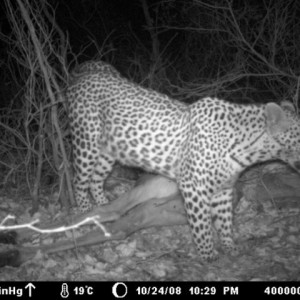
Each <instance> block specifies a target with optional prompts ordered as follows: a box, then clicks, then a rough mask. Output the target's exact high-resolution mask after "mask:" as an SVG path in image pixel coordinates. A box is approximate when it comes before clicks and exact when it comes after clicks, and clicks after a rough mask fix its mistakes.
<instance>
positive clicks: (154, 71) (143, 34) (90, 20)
mask: <svg viewBox="0 0 300 300" xmlns="http://www.w3.org/2000/svg"><path fill="white" fill-rule="evenodd" d="M29 2H34V1H29ZM41 2H43V3H48V5H50V6H49V7H52V8H53V10H54V20H55V22H56V24H57V25H58V26H59V28H60V29H61V30H62V32H63V33H64V34H65V37H66V38H67V39H69V41H70V49H71V50H72V53H70V52H69V53H68V55H67V61H66V64H67V66H68V68H69V69H71V68H72V67H73V66H74V65H75V64H77V63H81V62H83V61H86V60H90V59H95V58H101V59H104V60H106V61H108V62H111V63H112V64H113V65H114V66H115V67H117V68H118V69H119V70H120V71H122V73H124V74H125V75H126V76H129V77H130V78H132V79H133V80H134V81H137V82H139V83H141V84H143V85H145V86H149V87H152V88H154V89H157V90H159V91H162V92H164V93H168V94H170V95H171V96H173V97H175V98H178V99H181V100H186V101H194V100H197V99H198V98H200V97H202V96H208V95H210V96H218V97H223V98H226V99H229V100H231V101H238V102H265V101H270V100H272V101H280V100H282V99H284V98H290V99H291V98H292V97H295V94H296V90H297V85H298V75H299V61H300V60H299V49H300V47H299V46H300V43H299V37H300V26H299V1H297V0H295V1H291V0H287V1H280V0H274V1H268V0H267V1H225V0H222V1H211V0H205V1H192V0H184V1H183V0H182V1H180V0H179V1H177V0H176V1H175V0H169V1H150V0H145V1H142V0H110V1H109V0H73V1H68V0H49V1H47V2H45V1H41ZM1 11H2V13H1V32H2V35H1V36H2V39H1V53H0V61H1V65H2V68H1V70H0V76H1V77H0V79H1V83H0V90H1V94H2V98H3V99H4V98H5V101H4V102H5V103H7V101H9V100H8V98H11V97H13V96H14V95H13V92H12V91H11V90H9V87H10V86H12V81H13V79H12V78H11V77H10V75H9V73H10V72H9V71H8V68H7V64H8V62H10V64H12V65H13V68H15V67H16V66H15V65H16V62H12V61H13V59H12V58H11V57H10V47H11V45H10V42H9V39H7V36H10V35H11V26H10V24H9V22H8V20H7V12H6V8H5V4H4V2H1ZM146 14H148V16H147V15H146ZM47 22H48V21H46V23H47ZM149 22H151V23H149ZM48 24H49V22H48ZM49 26H50V24H49ZM74 56H75V57H76V59H75V60H74ZM53 67H54V68H55V66H53ZM10 68H12V66H11V65H10ZM13 90H14V91H15V89H14V88H13ZM293 99H294V98H293ZM2 105H3V100H2Z"/></svg>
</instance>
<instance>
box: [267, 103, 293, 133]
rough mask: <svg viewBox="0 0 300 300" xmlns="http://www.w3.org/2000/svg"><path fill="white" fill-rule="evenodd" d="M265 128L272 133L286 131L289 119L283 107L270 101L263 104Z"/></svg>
mask: <svg viewBox="0 0 300 300" xmlns="http://www.w3.org/2000/svg"><path fill="white" fill-rule="evenodd" d="M265 114H266V121H267V130H268V131H269V132H270V133H271V134H272V135H274V134H278V133H281V132H284V131H286V130H287V129H288V128H289V127H290V121H289V119H288V118H287V116H286V114H285V112H284V111H283V109H282V108H281V107H280V106H279V105H278V104H276V103H273V102H270V103H268V104H267V105H266V106H265Z"/></svg>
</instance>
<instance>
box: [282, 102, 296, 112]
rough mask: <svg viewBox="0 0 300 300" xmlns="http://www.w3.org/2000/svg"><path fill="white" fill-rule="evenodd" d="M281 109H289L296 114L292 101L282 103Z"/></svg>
mask: <svg viewBox="0 0 300 300" xmlns="http://www.w3.org/2000/svg"><path fill="white" fill-rule="evenodd" d="M280 107H282V108H283V109H287V110H289V111H291V112H296V108H295V106H294V104H293V103H292V102H290V101H286V100H284V101H282V102H281V103H280Z"/></svg>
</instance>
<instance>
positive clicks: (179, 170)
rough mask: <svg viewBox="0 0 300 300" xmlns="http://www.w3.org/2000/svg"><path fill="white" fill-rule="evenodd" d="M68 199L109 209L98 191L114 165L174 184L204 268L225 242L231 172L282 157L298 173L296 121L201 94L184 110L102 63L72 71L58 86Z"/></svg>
mask: <svg viewBox="0 0 300 300" xmlns="http://www.w3.org/2000/svg"><path fill="white" fill-rule="evenodd" d="M66 98H67V103H68V108H69V120H70V131H71V135H72V148H73V167H74V179H73V185H74V194H75V199H76V203H77V205H78V207H79V209H80V211H83V212H84V211H87V210H91V209H92V208H93V206H94V204H96V205H103V204H106V203H108V199H107V198H106V197H105V194H104V189H103V185H104V182H105V180H106V178H107V177H108V176H109V174H110V172H111V171H112V168H113V166H114V164H115V162H119V163H120V164H122V165H126V166H132V167H138V168H141V169H143V170H145V171H147V172H151V173H156V174H160V175H163V176H166V177H168V178H170V179H172V180H174V181H175V182H176V183H177V185H178V187H179V190H180V192H181V195H182V197H183V201H184V207H185V211H186V215H187V220H188V224H189V226H190V229H191V233H192V238H193V241H194V243H195V245H196V247H197V249H198V253H199V255H200V258H201V259H202V260H203V261H213V260H215V259H217V258H218V257H219V254H218V252H219V251H217V249H216V242H215V239H214V234H213V232H214V231H215V232H216V233H217V235H218V237H219V240H220V242H221V246H222V247H221V248H222V249H223V250H224V251H225V252H228V253H229V254H232V253H234V254H236V253H238V252H239V250H238V247H237V246H236V244H235V242H234V240H233V207H232V204H233V195H234V187H235V183H236V181H237V179H238V178H239V176H240V174H241V173H242V172H243V171H244V170H246V169H247V168H248V167H251V166H252V165H254V164H258V163H263V162H266V161H271V160H281V161H283V162H285V163H287V164H288V165H290V166H291V167H292V168H294V169H295V170H297V171H299V170H300V118H299V114H298V112H297V108H296V107H295V104H294V103H292V102H290V101H286V100H284V101H281V103H279V104H278V103H277V102H278V101H273V102H266V103H260V104H243V103H235V102H230V101H228V100H223V99H219V98H216V97H203V98H201V99H198V100H197V101H195V102H193V103H191V104H186V103H183V102H181V101H179V100H177V99H173V98H172V97H170V96H168V95H165V94H162V93H160V92H157V91H155V90H153V89H149V88H146V87H142V86H141V85H139V84H137V83H135V82H133V81H132V80H130V79H128V78H126V76H123V75H122V74H121V73H120V72H119V71H118V70H117V69H116V68H114V67H113V66H112V65H111V64H108V63H106V62H104V61H97V62H95V61H94V62H87V63H86V64H85V65H83V66H81V67H80V68H78V69H77V71H76V72H75V73H74V74H73V76H72V82H71V84H70V85H69V86H68V88H67V92H66Z"/></svg>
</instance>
